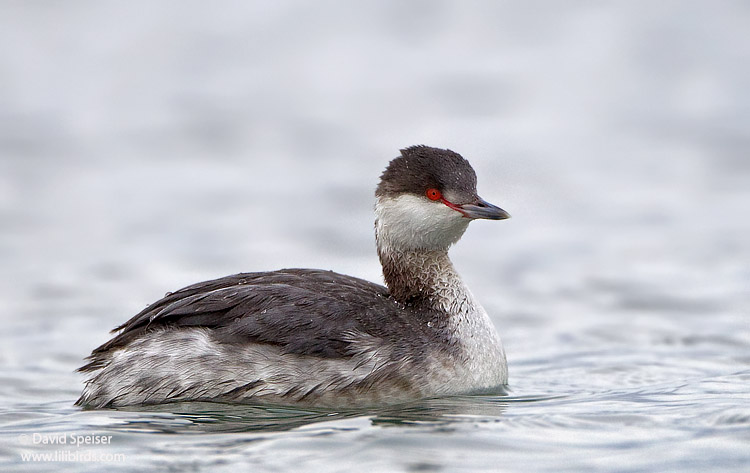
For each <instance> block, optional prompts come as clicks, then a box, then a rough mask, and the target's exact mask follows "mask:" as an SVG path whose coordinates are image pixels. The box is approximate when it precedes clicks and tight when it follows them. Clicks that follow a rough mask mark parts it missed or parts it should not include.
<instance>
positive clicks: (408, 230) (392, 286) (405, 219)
mask: <svg viewBox="0 0 750 473" xmlns="http://www.w3.org/2000/svg"><path fill="white" fill-rule="evenodd" d="M375 215H376V218H375V240H376V242H377V246H378V256H379V257H380V263H381V264H382V266H383V276H384V277H385V283H386V285H387V286H388V289H389V290H390V292H391V295H392V296H393V297H394V298H395V299H396V300H397V301H399V302H401V303H404V304H419V305H423V306H425V305H426V306H428V307H429V308H432V309H436V310H440V311H443V312H447V313H457V312H458V311H460V310H463V309H467V308H468V307H466V305H467V304H469V305H471V293H469V291H468V289H466V287H465V286H464V284H463V282H462V281H461V278H460V276H459V275H458V273H457V272H456V270H455V268H454V267H453V264H452V263H451V260H450V259H449V258H448V248H449V247H450V246H451V245H452V244H454V243H455V242H457V241H458V240H459V239H460V238H461V235H463V233H464V231H465V230H466V227H467V226H468V224H469V221H470V220H469V219H467V218H463V217H462V216H461V214H459V213H458V212H456V211H454V210H451V209H450V208H448V207H447V206H445V205H442V204H436V203H434V202H430V201H428V200H427V199H425V198H422V197H417V196H414V195H409V194H404V195H399V196H397V197H379V198H378V200H377V202H376V204H375Z"/></svg>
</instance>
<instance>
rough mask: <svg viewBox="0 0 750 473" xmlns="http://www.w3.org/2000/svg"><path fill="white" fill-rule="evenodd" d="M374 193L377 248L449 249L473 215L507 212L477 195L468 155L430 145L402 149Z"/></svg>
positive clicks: (494, 216)
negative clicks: (375, 199)
mask: <svg viewBox="0 0 750 473" xmlns="http://www.w3.org/2000/svg"><path fill="white" fill-rule="evenodd" d="M375 196H376V198H377V202H376V204H375V214H376V219H375V236H376V239H377V243H378V248H379V250H380V251H381V252H383V251H385V252H393V251H396V252H398V251H411V250H442V249H446V250H447V249H448V247H450V246H451V245H452V244H454V243H456V242H457V241H458V240H459V239H460V238H461V235H463V233H464V231H466V227H467V226H468V225H469V222H471V221H472V220H475V219H479V218H484V219H490V220H502V219H506V218H509V217H510V215H509V214H508V213H507V212H506V211H504V210H503V209H501V208H500V207H496V206H494V205H492V204H490V203H489V202H486V201H484V200H482V199H481V198H480V197H479V195H477V175H476V173H475V172H474V169H472V167H471V165H470V164H469V162H468V161H467V160H465V159H464V158H463V157H461V155H460V154H458V153H454V152H453V151H451V150H447V149H438V148H430V147H428V146H412V147H410V148H406V149H403V150H401V156H399V157H398V158H396V159H394V160H392V161H391V162H390V163H389V164H388V167H387V168H386V170H385V172H383V175H382V176H381V177H380V184H378V187H377V190H376V191H375Z"/></svg>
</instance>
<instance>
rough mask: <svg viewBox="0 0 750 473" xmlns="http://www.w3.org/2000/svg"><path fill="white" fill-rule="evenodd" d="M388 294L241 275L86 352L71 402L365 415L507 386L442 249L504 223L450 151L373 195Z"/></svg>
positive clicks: (396, 173) (174, 297) (325, 275)
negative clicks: (213, 404)
mask: <svg viewBox="0 0 750 473" xmlns="http://www.w3.org/2000/svg"><path fill="white" fill-rule="evenodd" d="M376 197H377V203H376V207H375V212H376V222H375V233H376V240H377V246H378V254H379V256H380V261H381V263H382V265H383V274H384V277H385V281H386V284H387V286H388V288H387V289H386V288H385V287H383V286H380V285H378V284H374V283H371V282H368V281H365V280H362V279H358V278H354V277H351V276H345V275H341V274H337V273H334V272H331V271H321V270H310V269H286V270H280V271H274V272H262V273H243V274H237V275H234V276H228V277H225V278H221V279H217V280H214V281H207V282H203V283H199V284H195V285H192V286H189V287H186V288H184V289H181V290H179V291H177V292H174V293H171V294H168V295H167V296H165V297H164V298H163V299H161V300H159V301H157V302H155V303H154V304H152V305H150V306H149V307H147V308H146V309H145V310H143V311H142V312H141V313H139V314H137V315H136V316H135V317H133V318H132V319H130V320H129V321H128V322H126V323H125V324H123V325H121V326H120V327H117V329H116V330H119V331H120V332H119V334H118V335H116V336H115V337H114V338H112V339H111V340H110V341H108V342H107V343H105V344H104V345H102V346H100V347H99V348H96V349H95V350H94V351H93V353H92V354H91V356H90V357H89V360H90V361H89V363H88V364H86V365H85V366H83V367H82V368H81V369H80V370H81V371H84V372H89V373H91V376H90V378H89V379H88V381H87V383H86V387H85V388H84V391H83V394H82V395H81V398H80V399H79V400H78V401H77V404H79V405H83V406H90V407H117V406H125V405H135V404H157V403H165V402H174V401H232V402H271V403H280V404H306V405H320V406H338V407H343V406H361V405H375V404H384V403H394V402H401V401H406V400H409V399H415V398H421V397H428V396H440V395H451V394H461V393H471V392H481V391H489V390H491V389H493V388H498V387H500V386H502V385H504V384H506V382H507V368H506V361H505V353H504V352H503V348H502V344H501V342H500V338H499V337H498V335H497V332H496V331H495V328H494V327H493V325H492V323H491V321H490V319H489V317H488V316H487V313H486V312H485V311H484V309H483V308H482V306H481V305H480V304H479V303H478V302H477V301H476V299H475V298H474V296H473V295H472V294H471V292H470V291H469V289H468V288H467V287H466V286H465V284H464V283H463V282H462V281H461V278H460V277H459V275H458V274H457V273H456V271H455V269H454V268H453V265H452V264H451V262H450V260H449V258H448V248H449V247H450V246H451V245H452V244H453V243H455V242H457V241H458V239H459V238H460V237H461V235H462V234H463V232H464V231H465V230H466V228H467V226H468V223H469V222H470V221H471V220H472V219H476V218H488V219H503V218H507V217H508V214H507V213H505V212H504V211H503V210H502V209H499V208H497V207H495V206H493V205H491V204H488V203H487V202H484V201H483V200H481V199H480V198H479V197H478V196H477V194H476V176H475V174H474V171H473V169H472V168H471V166H470V165H469V163H468V162H467V161H466V160H464V159H463V158H462V157H461V156H459V155H458V154H456V153H454V152H452V151H449V150H440V149H436V148H429V147H425V146H415V147H412V148H408V149H405V150H403V151H402V155H401V156H400V157H398V158H396V159H394V160H393V161H391V163H390V164H389V166H388V168H387V169H386V171H385V172H384V173H383V176H382V178H381V182H380V184H379V186H378V188H377V191H376Z"/></svg>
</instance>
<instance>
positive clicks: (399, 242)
mask: <svg viewBox="0 0 750 473" xmlns="http://www.w3.org/2000/svg"><path fill="white" fill-rule="evenodd" d="M469 222H471V220H470V219H468V218H465V217H464V216H463V215H462V214H461V213H460V212H457V211H455V210H453V209H451V208H449V207H448V206H446V205H445V204H443V203H442V202H440V201H431V200H428V199H427V198H425V197H421V196H417V195H413V194H402V195H399V196H398V197H379V198H378V200H377V202H376V204H375V238H376V241H377V244H378V250H379V251H380V252H381V253H382V252H385V253H394V252H395V253H399V252H404V251H419V250H426V251H434V250H447V249H448V248H449V247H450V246H451V245H453V244H454V243H456V242H457V241H458V240H459V239H460V238H461V236H462V235H463V234H464V232H465V231H466V227H467V226H468V225H469Z"/></svg>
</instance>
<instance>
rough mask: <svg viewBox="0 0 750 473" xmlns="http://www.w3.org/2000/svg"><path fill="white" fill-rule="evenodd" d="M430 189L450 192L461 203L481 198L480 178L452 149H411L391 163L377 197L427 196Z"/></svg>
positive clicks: (422, 147)
mask: <svg viewBox="0 0 750 473" xmlns="http://www.w3.org/2000/svg"><path fill="white" fill-rule="evenodd" d="M430 188H434V189H438V190H439V191H440V192H442V193H445V192H446V191H450V192H451V193H452V194H453V195H456V196H458V197H460V199H461V201H465V202H469V201H472V200H473V199H475V198H476V195H477V175H476V173H475V172H474V169H472V167H471V165H470V164H469V162H468V161H467V160H465V159H464V158H463V157H462V156H461V155H460V154H458V153H455V152H453V151H451V150H449V149H439V148H431V147H429V146H424V145H419V146H411V147H409V148H405V149H402V150H401V156H399V157H398V158H395V159H393V160H392V161H391V162H390V163H388V167H387V168H386V169H385V171H384V172H383V175H382V176H380V184H378V187H377V189H376V190H375V195H376V196H377V197H395V196H397V195H400V194H415V195H424V193H425V191H426V190H427V189H430ZM457 203H460V202H457Z"/></svg>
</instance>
